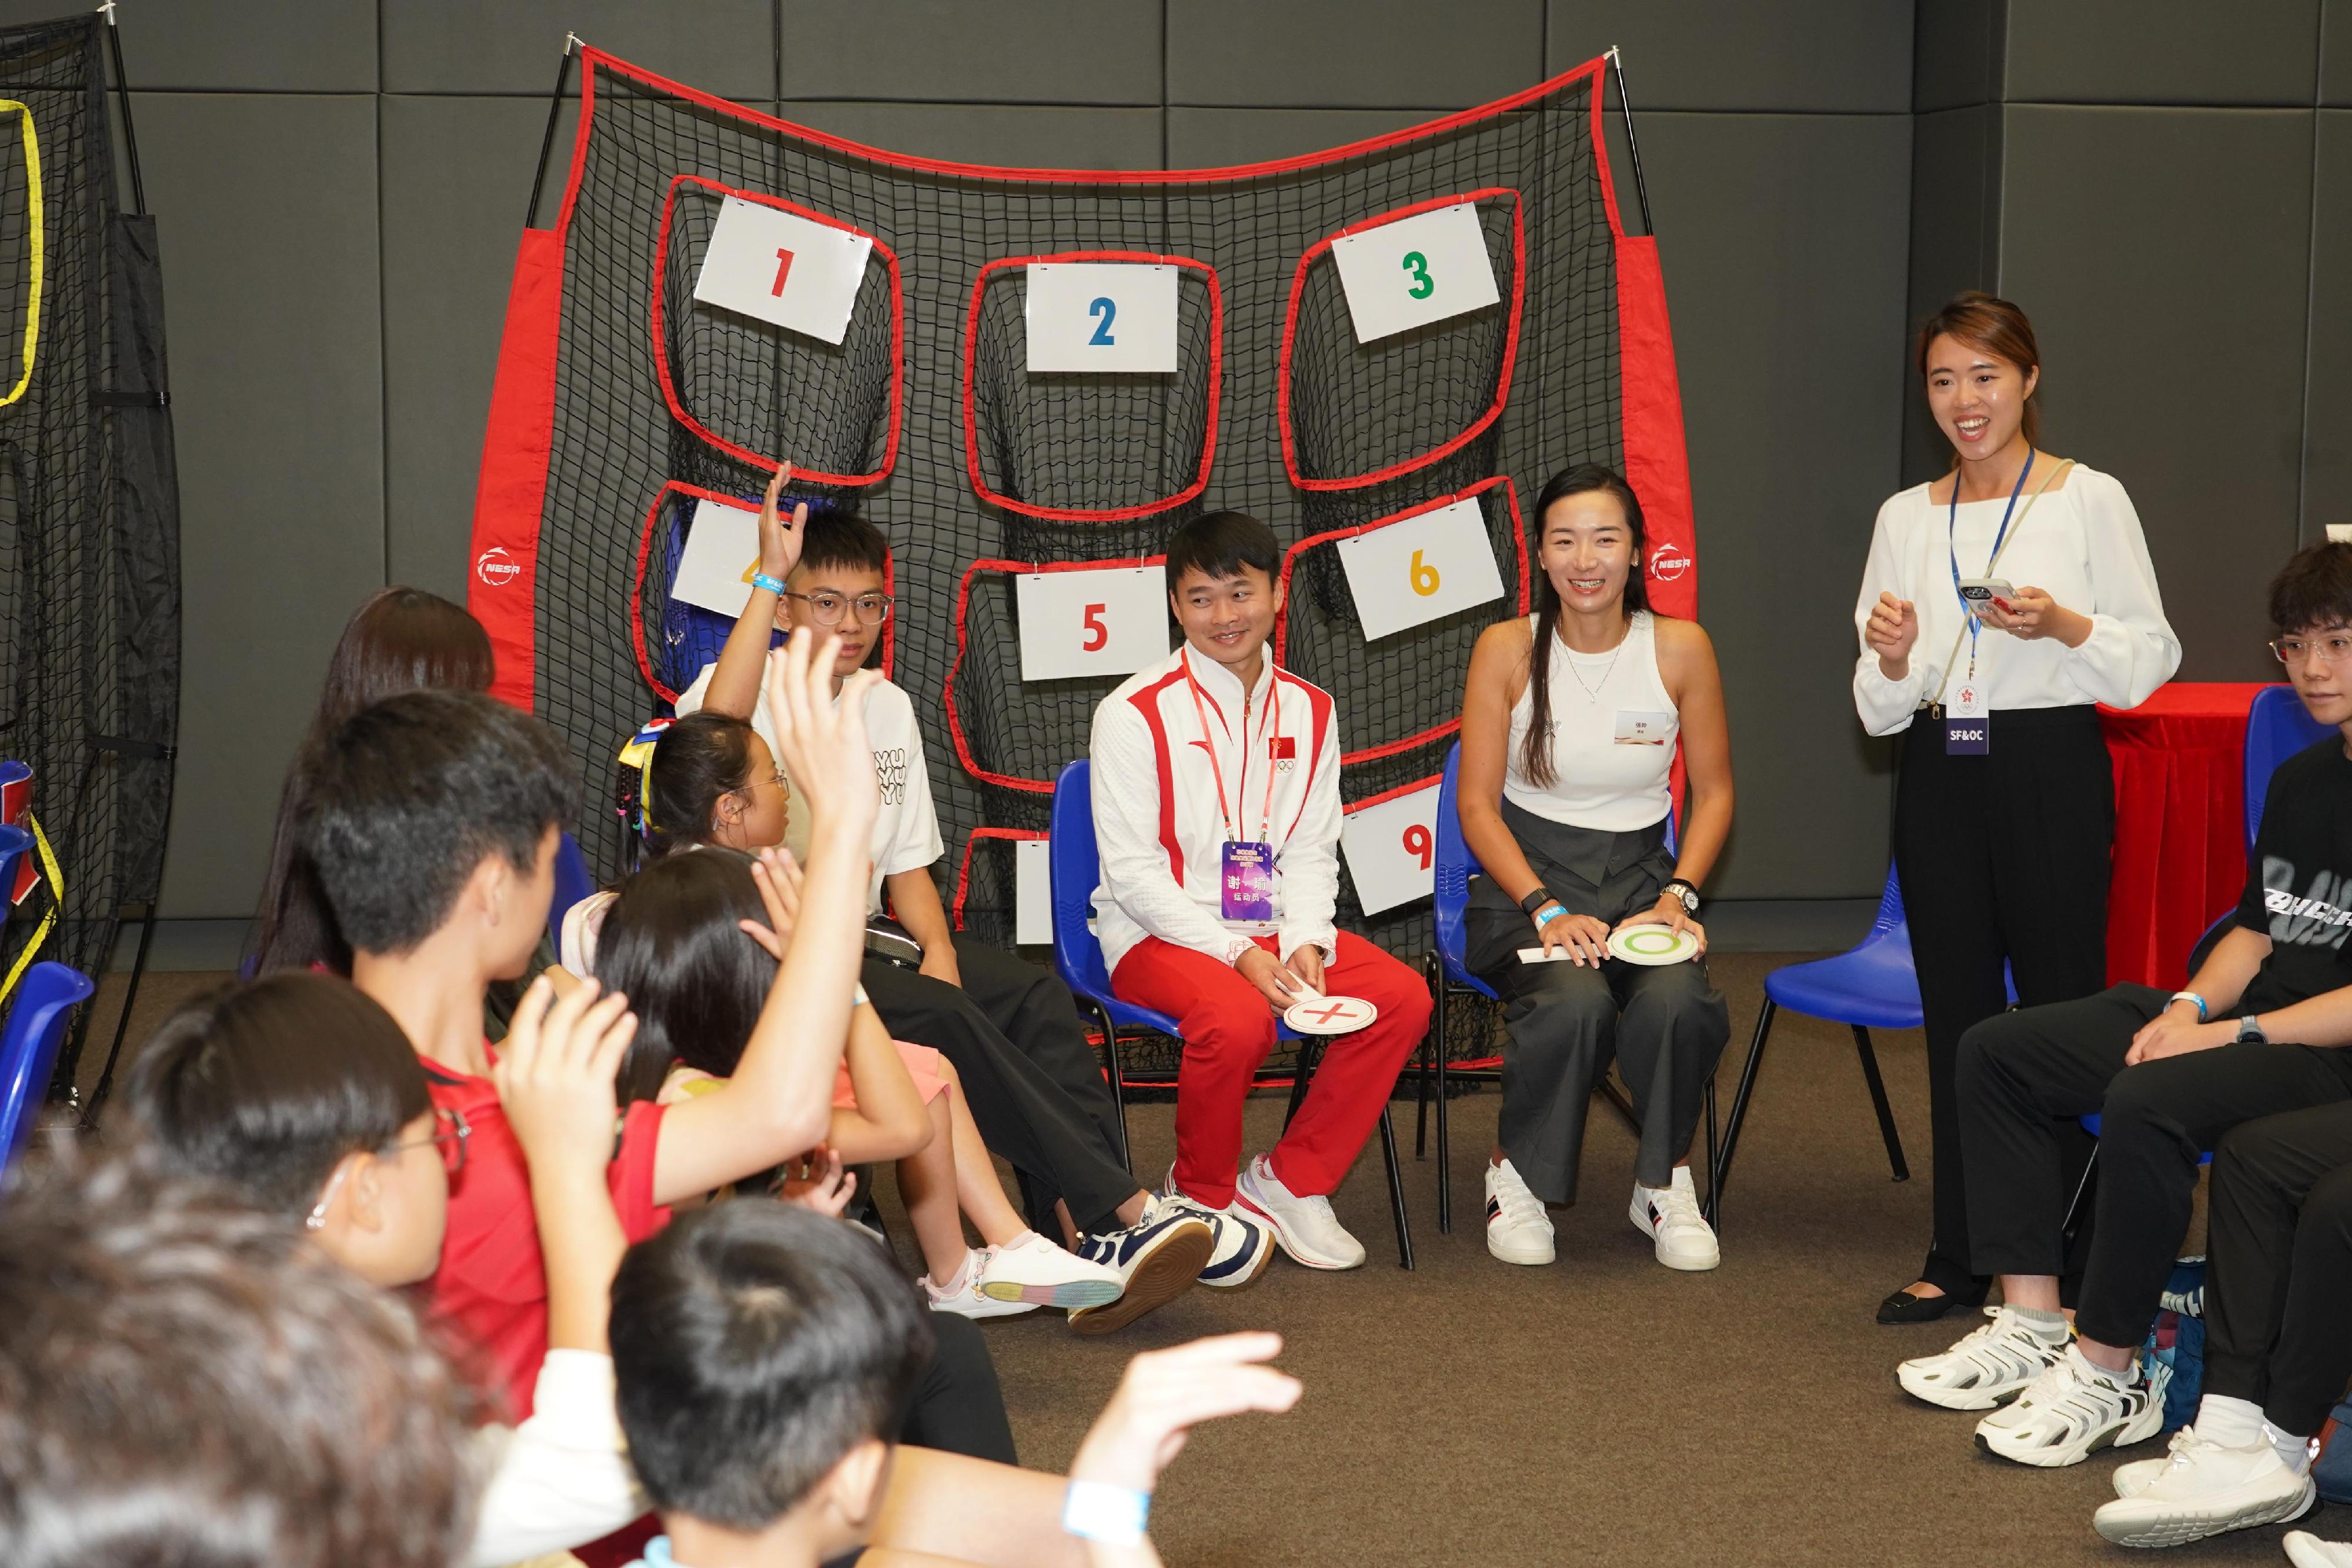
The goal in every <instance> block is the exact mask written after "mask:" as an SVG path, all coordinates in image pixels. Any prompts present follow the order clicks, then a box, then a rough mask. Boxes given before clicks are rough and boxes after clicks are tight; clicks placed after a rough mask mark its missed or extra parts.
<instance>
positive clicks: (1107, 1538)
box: [1062, 1481, 1151, 1546]
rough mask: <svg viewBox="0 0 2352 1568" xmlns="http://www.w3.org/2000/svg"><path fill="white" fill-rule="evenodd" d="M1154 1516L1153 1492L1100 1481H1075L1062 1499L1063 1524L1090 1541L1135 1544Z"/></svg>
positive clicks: (1067, 1528)
mask: <svg viewBox="0 0 2352 1568" xmlns="http://www.w3.org/2000/svg"><path fill="white" fill-rule="evenodd" d="M1150 1518H1151V1494H1150V1492H1148V1491H1132V1490H1129V1489H1128V1488H1126V1487H1115V1486H1107V1485H1105V1484H1104V1483H1103V1482H1101V1481H1072V1482H1071V1483H1070V1490H1069V1492H1068V1494H1067V1495H1066V1496H1065V1497H1064V1499H1063V1500H1062V1528H1063V1529H1064V1530H1065V1531H1068V1532H1069V1533H1070V1534H1072V1535H1076V1536H1078V1537H1081V1538H1082V1539H1085V1540H1087V1541H1100V1542H1105V1543H1107V1544H1109V1545H1115V1546H1133V1545H1134V1544H1136V1543H1137V1542H1139V1541H1141V1540H1142V1539H1143V1529H1144V1525H1145V1524H1146V1523H1147V1522H1148V1521H1150Z"/></svg>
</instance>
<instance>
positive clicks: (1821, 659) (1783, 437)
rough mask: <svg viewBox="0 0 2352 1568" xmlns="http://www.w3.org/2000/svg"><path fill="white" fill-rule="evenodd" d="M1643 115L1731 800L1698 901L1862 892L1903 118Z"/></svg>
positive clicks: (1903, 183) (1877, 829) (1895, 367)
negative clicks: (1874, 590) (1864, 674)
mask: <svg viewBox="0 0 2352 1568" xmlns="http://www.w3.org/2000/svg"><path fill="white" fill-rule="evenodd" d="M1636 129H1637V131H1639V132H1640V135H1641V139H1642V154H1643V162H1644V164H1645V166H1646V168H1647V169H1648V172H1649V177H1650V200H1651V205H1652V208H1653V211H1654V214H1655V216H1656V218H1657V225H1658V236H1659V237H1658V245H1659V249H1660V254H1661V256H1662V257H1663V259H1664V267H1665V274H1666V285H1667V289H1668V294H1669V298H1670V299H1671V301H1672V306H1673V310H1674V322H1675V353H1676V358H1677V361H1678V368H1679V370H1680V371H1681V378H1682V388H1683V409H1684V415H1685V422H1686V425H1687V429H1688V434H1689V441H1690V455H1691V482H1692V486H1693V489H1694V492H1695V501H1696V508H1697V516H1698V530H1699V563H1700V570H1699V585H1700V587H1699V593H1700V615H1701V618H1702V619H1703V620H1704V622H1706V627H1707V630H1708V632H1709V633H1710V634H1711V635H1712V636H1713V638H1714V639H1715V643H1716V646H1717V649H1718V651H1719V653H1720V655H1721V658H1722V663H1723V668H1724V696H1725V701H1726V703H1727V706H1728V707H1729V710H1730V716H1731V736H1732V757H1733V761H1734V767H1735V768H1736V774H1737V780H1738V791H1739V806H1738V826H1737V827H1735V828H1734V829H1733V831H1732V838H1731V848H1730V852H1729V853H1728V855H1727V859H1726V861H1725V862H1724V869H1723V870H1722V872H1720V873H1718V874H1717V876H1716V877H1714V878H1712V879H1710V882H1711V886H1710V892H1711V893H1714V894H1722V895H1727V896H1731V897H1786V898H1832V897H1848V896H1858V895H1864V894H1874V893H1875V892H1876V891H1877V890H1878V889H1879V887H1880V886H1881V885H1882V883H1884V882H1885V875H1886V846H1887V837H1886V825H1887V810H1888V800H1889V797H1888V792H1887V786H1886V780H1885V777H1884V772H1883V769H1884V767H1885V763H1884V761H1883V759H1882V751H1881V747H1882V743H1875V742H1870V741H1868V740H1866V738H1865V737H1864V736H1863V734H1862V730H1861V727H1860V726H1859V724H1858V723H1857V722H1856V720H1855V718H1854V715H1853V699H1852V697H1851V695H1849V682H1850V681H1851V679H1852V673H1853V631H1852V628H1851V626H1850V624H1849V623H1848V622H1847V620H1846V608H1847V606H1848V604H1849V603H1850V602H1851V595H1852V593H1853V585H1854V584H1855V583H1856V582H1858V581H1859V580H1861V574H1862V562H1863V556H1864V552H1865V551H1866V550H1867V549H1868V548H1869V544H1870V527H1871V519H1872V518H1873V517H1874V516H1875V514H1876V512H1877V508H1878V504H1879V502H1880V501H1882V500H1883V499H1885V497H1886V496H1887V495H1888V494H1889V493H1890V492H1891V491H1893V490H1894V489H1895V488H1896V485H1897V472H1896V470H1897V463H1896V451H1897V444H1898V436H1897V427H1898V421H1899V419H1900V415H1901V408H1902V392H1903V379H1902V354H1901V340H1902V336H1903V329H1904V285H1903V277H1904V272H1903V263H1904V254H1905V250H1906V245H1907V235H1906V222H1905V210H1906V200H1905V193H1906V191H1907V190H1908V188H1909V184H1910V165H1911V147H1910V140H1911V138H1910V118H1909V117H1908V116H1907V115H1890V116H1853V115H1847V116H1800V115H1681V114H1644V115H1643V116H1642V117H1641V118H1640V120H1639V122H1638V124H1637V126H1636ZM1800 604H1801V605H1803V606H1805V607H1806V608H1805V609H1804V611H1803V612H1801V613H1794V614H1792V613H1790V610H1789V606H1790V605H1800Z"/></svg>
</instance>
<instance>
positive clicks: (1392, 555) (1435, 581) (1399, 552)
mask: <svg viewBox="0 0 2352 1568" xmlns="http://www.w3.org/2000/svg"><path fill="white" fill-rule="evenodd" d="M1339 564H1340V565H1341V566H1343V567H1345V568H1346V569H1347V572H1348V588H1349V591H1351V592H1352V593H1353V594H1354V595H1355V598H1356V616H1357V618H1358V619H1359V620H1360V621H1361V622H1363V624H1364V639H1365V641H1367V642H1371V641H1375V640H1377V639H1379V638H1381V637H1386V636H1389V635H1391V633H1394V632H1402V631H1403V630H1405V628H1407V627H1409V626H1418V625H1420V624H1421V623H1422V622H1424V621H1434V620H1436V619H1437V618H1438V617H1439V616H1441V615H1451V614H1453V613H1454V612H1456V611H1460V610H1467V609H1469V608H1470V607H1471V606H1472V605H1475V604H1485V603H1486V602H1488V601H1491V600H1496V599H1500V598H1502V597H1503V574H1502V572H1501V571H1500V570H1497V569H1496V565H1495V550H1494V547H1493V546H1492V545H1491V544H1489V543H1488V542H1487V540H1486V514H1485V513H1484V512H1482V511H1480V510H1479V509H1478V503H1477V502H1475V501H1454V502H1451V503H1449V504H1448V505H1446V506H1443V507H1437V508H1435V509H1434V510H1432V511H1427V512H1423V513H1422V514H1421V515H1420V516H1419V517H1407V518H1405V519H1403V520H1402V521H1401V522H1394V523H1386V524H1383V525H1381V527H1379V528H1373V529H1371V530H1370V532H1368V533H1361V534H1358V535H1356V536H1354V537H1353V538H1344V539H1341V540H1340V541H1339Z"/></svg>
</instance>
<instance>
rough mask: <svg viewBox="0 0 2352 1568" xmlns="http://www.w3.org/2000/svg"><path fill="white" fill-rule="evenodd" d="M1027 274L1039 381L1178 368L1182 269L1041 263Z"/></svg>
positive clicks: (1033, 367) (1032, 364)
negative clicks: (1054, 374) (1042, 374)
mask: <svg viewBox="0 0 2352 1568" xmlns="http://www.w3.org/2000/svg"><path fill="white" fill-rule="evenodd" d="M1025 270H1026V273H1027V278H1028V305H1027V311H1028V319H1029V370H1030V372H1031V373H1032V374H1033V375H1034V374H1035V373H1037V372H1039V371H1130V372H1144V373H1162V374H1164V373H1167V372H1171V371H1174V370H1175V369H1176V270H1177V269H1176V268H1174V267H1155V266H1151V265H1149V264H1147V263H1143V262H1129V261H1036V262H1031V263H1030V264H1029V266H1028V267H1027V268H1026V269H1025Z"/></svg>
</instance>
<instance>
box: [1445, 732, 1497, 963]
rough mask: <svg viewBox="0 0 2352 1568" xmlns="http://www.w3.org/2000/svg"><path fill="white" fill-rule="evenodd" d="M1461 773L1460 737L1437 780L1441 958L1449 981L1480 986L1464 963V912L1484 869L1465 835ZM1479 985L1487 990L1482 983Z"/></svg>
mask: <svg viewBox="0 0 2352 1568" xmlns="http://www.w3.org/2000/svg"><path fill="white" fill-rule="evenodd" d="M1461 774H1462V743H1461V742H1460V741H1458V740H1457V741H1455V742H1454V744H1453V745H1452V746H1450V747H1446V750H1445V771H1444V774H1443V775H1442V776H1441V777H1440V778H1439V779H1438V781H1437V852H1436V854H1435V855H1434V856H1433V857H1432V860H1433V871H1434V873H1435V874H1436V879H1437V885H1436V889H1435V899H1434V902H1435V904H1436V906H1437V956H1438V961H1439V963H1440V964H1442V965H1443V966H1444V970H1445V977H1446V978H1447V979H1448V980H1451V981H1452V982H1453V983H1454V984H1455V985H1457V986H1466V985H1478V980H1477V977H1475V976H1474V975H1472V974H1471V973H1470V971H1469V970H1468V969H1467V968H1466V967H1464V964H1463V955H1464V954H1465V953H1466V952H1467V951H1468V950H1469V947H1468V938H1466V937H1465V936H1464V935H1463V931H1462V911H1463V910H1464V908H1465V907H1466V906H1467V905H1468V904H1469V902H1470V879H1471V878H1472V877H1474V876H1476V875H1478V874H1480V872H1481V869H1482V868H1481V867H1480V866H1479V864H1478V857H1477V856H1476V855H1475V854H1473V853H1471V852H1470V843H1469V841H1468V840H1466V839H1465V838H1464V837H1463V836H1462V813H1461V811H1460V810H1459V809H1458V808H1457V807H1456V805H1455V800H1456V797H1457V794H1458V791H1459V790H1460V788H1461ZM1478 988H1479V989H1481V990H1485V989H1486V988H1485V987H1484V986H1482V985H1480V986H1479V987H1478Z"/></svg>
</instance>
